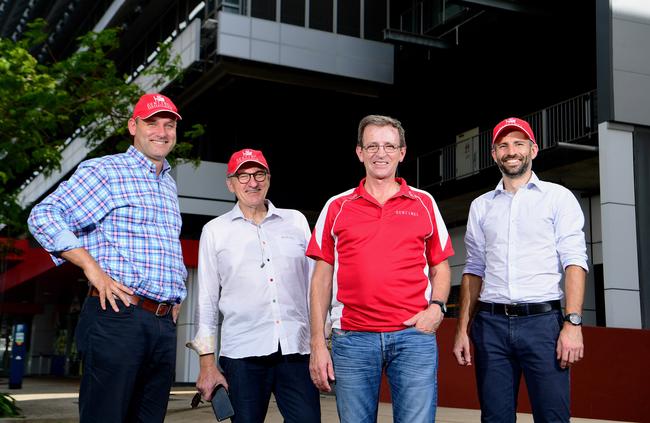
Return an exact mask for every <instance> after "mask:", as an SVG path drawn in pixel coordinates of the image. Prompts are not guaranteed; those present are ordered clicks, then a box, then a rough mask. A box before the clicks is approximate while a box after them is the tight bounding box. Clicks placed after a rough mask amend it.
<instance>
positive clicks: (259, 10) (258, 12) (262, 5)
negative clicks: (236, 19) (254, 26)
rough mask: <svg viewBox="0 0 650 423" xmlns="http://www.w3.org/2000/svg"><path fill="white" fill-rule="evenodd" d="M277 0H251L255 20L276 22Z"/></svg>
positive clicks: (252, 14)
mask: <svg viewBox="0 0 650 423" xmlns="http://www.w3.org/2000/svg"><path fill="white" fill-rule="evenodd" d="M275 1H276V0H251V16H252V17H254V18H260V19H267V20H269V21H274V20H275Z"/></svg>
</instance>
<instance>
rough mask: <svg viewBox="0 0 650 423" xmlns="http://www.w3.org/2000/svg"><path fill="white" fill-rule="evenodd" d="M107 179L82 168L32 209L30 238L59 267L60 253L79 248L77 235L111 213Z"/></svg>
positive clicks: (100, 173)
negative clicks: (35, 241) (31, 237)
mask: <svg viewBox="0 0 650 423" xmlns="http://www.w3.org/2000/svg"><path fill="white" fill-rule="evenodd" d="M111 207H112V206H111V191H110V186H109V182H108V180H107V177H106V176H105V175H104V174H103V173H102V172H101V170H100V169H97V168H95V167H93V166H89V165H87V164H82V165H80V166H79V168H78V169H77V171H76V172H75V173H74V174H73V175H72V176H71V177H70V179H69V180H67V181H65V182H62V183H61V184H60V185H59V186H58V187H57V189H56V190H55V191H54V192H53V193H51V194H50V195H48V196H47V197H46V198H45V199H44V200H43V201H42V202H41V203H39V204H37V205H36V206H34V208H32V210H31V212H30V215H29V218H28V219H27V224H28V226H29V230H30V232H31V233H32V235H33V236H34V238H35V239H36V240H37V241H38V242H39V244H41V246H42V247H43V248H44V249H45V250H46V251H47V252H49V253H50V254H51V255H52V259H53V260H54V262H55V263H56V264H57V265H59V264H61V263H63V262H64V260H62V259H60V258H59V257H58V255H59V254H60V253H61V252H64V251H68V250H71V249H73V248H78V247H81V246H82V243H81V241H80V240H79V238H78V237H77V234H78V233H79V232H80V231H82V230H83V229H84V228H87V227H90V226H92V225H93V224H97V223H98V222H100V221H101V220H102V219H103V218H104V217H105V216H106V214H107V213H108V212H109V211H110V210H111Z"/></svg>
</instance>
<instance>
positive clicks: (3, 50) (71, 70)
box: [0, 21, 202, 235]
mask: <svg viewBox="0 0 650 423" xmlns="http://www.w3.org/2000/svg"><path fill="white" fill-rule="evenodd" d="M44 28H45V22H44V21H37V22H34V23H32V24H31V25H30V30H29V31H27V33H26V36H25V37H24V38H23V39H21V40H19V41H17V42H14V41H12V40H8V39H0V128H2V130H1V131H0V223H2V224H5V225H7V229H9V233H10V234H12V235H15V234H19V233H21V232H22V231H24V226H25V223H24V222H25V220H24V219H25V213H26V212H25V211H24V210H22V209H21V207H19V206H18V204H17V202H16V196H17V194H18V193H19V192H20V189H21V186H22V185H23V184H24V183H25V182H26V181H28V180H29V179H30V178H32V177H33V176H34V175H35V173H37V172H44V173H45V174H48V173H49V172H51V171H53V170H55V169H57V168H58V167H59V165H60V162H61V152H62V150H63V148H64V147H65V145H66V142H68V141H69V140H70V137H71V136H83V137H84V138H86V139H87V140H88V142H89V143H90V144H91V146H97V145H98V144H99V143H100V142H102V141H104V140H106V139H109V138H110V139H113V140H115V139H118V140H119V139H121V140H123V141H122V142H121V143H119V144H118V145H117V147H116V143H112V144H111V143H109V144H108V145H109V146H110V147H112V148H111V151H102V149H101V148H100V150H99V152H101V153H115V152H117V151H122V150H123V149H125V147H124V146H125V144H128V143H130V135H129V134H128V130H127V126H126V122H127V120H128V118H129V116H130V112H131V109H132V107H133V105H134V104H135V102H136V101H137V99H138V98H139V96H140V95H142V91H141V89H140V88H139V87H138V86H136V85H135V84H129V83H127V82H126V81H127V80H126V77H125V76H124V75H120V74H119V73H118V71H117V69H116V67H115V64H114V63H113V61H112V60H111V59H110V55H111V53H113V52H114V51H116V49H117V48H118V46H119V43H118V33H117V30H113V29H108V30H104V31H102V32H100V33H92V32H91V33H88V34H86V35H84V36H82V37H80V38H79V39H78V41H79V49H78V50H77V52H76V53H74V54H72V55H71V56H69V57H67V58H65V59H62V60H59V61H55V62H53V63H49V64H44V63H39V62H38V61H37V60H36V59H35V58H34V57H33V56H32V55H31V54H30V48H32V47H34V46H36V45H39V44H41V43H42V42H43V40H44V38H45V36H46V35H45V31H44ZM145 72H147V73H148V74H150V75H152V76H154V77H155V78H156V79H157V80H158V81H162V80H174V79H177V78H179V77H180V73H181V70H180V67H179V66H178V61H177V60H174V59H172V58H171V56H170V53H169V45H161V46H159V52H158V56H157V57H156V60H155V62H154V63H153V64H152V65H151V66H149V69H148V70H147V71H145ZM201 133H202V128H201V126H200V125H198V126H197V125H195V126H194V127H193V128H192V129H191V131H190V132H188V133H187V136H189V137H190V139H191V138H192V137H196V136H200V135H201ZM182 138H183V137H182V136H181V134H179V141H178V144H177V147H176V149H175V150H174V156H172V157H170V160H171V161H175V160H176V159H178V158H187V157H188V156H189V154H191V151H192V145H191V143H190V142H188V141H184V140H183V139H182ZM119 147H121V148H122V150H117V149H116V148H119ZM103 149H104V150H106V147H104V148H103Z"/></svg>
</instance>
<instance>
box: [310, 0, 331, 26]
mask: <svg viewBox="0 0 650 423" xmlns="http://www.w3.org/2000/svg"><path fill="white" fill-rule="evenodd" d="M333 11H334V0H309V27H310V28H312V29H320V30H321V31H327V32H332V25H334V19H333V13H334V12H333Z"/></svg>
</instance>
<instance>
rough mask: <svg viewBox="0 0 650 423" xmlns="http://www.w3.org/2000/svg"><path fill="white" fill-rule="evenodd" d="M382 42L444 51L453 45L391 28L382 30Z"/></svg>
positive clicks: (441, 40)
mask: <svg viewBox="0 0 650 423" xmlns="http://www.w3.org/2000/svg"><path fill="white" fill-rule="evenodd" d="M384 40H385V41H394V42H398V43H406V44H417V45H421V46H426V47H433V48H445V49H446V48H451V47H453V44H451V43H449V42H448V41H446V40H443V39H441V38H435V37H429V36H427V35H420V34H416V33H414V32H405V31H400V30H397V29H391V28H385V29H384Z"/></svg>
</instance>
